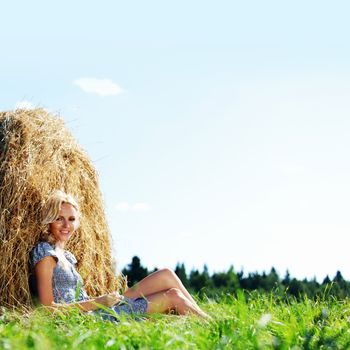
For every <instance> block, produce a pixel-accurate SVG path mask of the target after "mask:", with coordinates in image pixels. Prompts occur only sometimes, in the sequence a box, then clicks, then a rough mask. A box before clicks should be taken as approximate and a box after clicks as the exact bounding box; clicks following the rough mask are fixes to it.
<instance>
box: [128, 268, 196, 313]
mask: <svg viewBox="0 0 350 350" xmlns="http://www.w3.org/2000/svg"><path fill="white" fill-rule="evenodd" d="M171 288H177V289H180V291H181V292H182V293H183V295H184V296H185V297H186V298H187V299H188V300H189V301H190V302H191V303H192V304H193V305H194V306H195V307H196V308H197V309H199V310H200V308H199V306H198V305H197V303H196V301H195V300H194V299H193V298H192V296H191V295H190V293H188V291H187V290H186V288H185V286H184V285H183V284H182V282H181V280H180V278H179V277H177V275H176V273H175V272H173V271H172V270H170V269H162V270H158V271H155V272H153V273H151V274H150V275H148V276H147V277H145V278H144V279H142V280H141V281H140V282H138V283H136V284H135V285H134V286H132V287H131V288H128V289H127V290H126V291H125V293H124V295H125V296H126V297H129V298H137V297H140V296H146V297H147V296H148V295H150V294H154V293H157V292H161V291H164V290H168V289H171Z"/></svg>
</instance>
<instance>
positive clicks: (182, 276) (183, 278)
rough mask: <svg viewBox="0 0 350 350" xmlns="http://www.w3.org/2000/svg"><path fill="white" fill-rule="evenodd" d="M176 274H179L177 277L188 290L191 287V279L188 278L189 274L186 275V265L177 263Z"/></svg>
mask: <svg viewBox="0 0 350 350" xmlns="http://www.w3.org/2000/svg"><path fill="white" fill-rule="evenodd" d="M175 273H176V274H177V276H178V277H179V278H180V280H181V282H182V283H183V285H184V286H185V287H186V288H188V287H189V285H190V282H189V279H188V277H187V273H186V268H185V264H183V263H182V264H179V263H177V265H176V267H175Z"/></svg>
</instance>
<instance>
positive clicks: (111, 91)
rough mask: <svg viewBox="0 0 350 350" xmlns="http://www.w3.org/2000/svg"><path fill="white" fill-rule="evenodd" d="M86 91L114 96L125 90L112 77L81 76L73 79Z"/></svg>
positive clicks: (74, 82)
mask: <svg viewBox="0 0 350 350" xmlns="http://www.w3.org/2000/svg"><path fill="white" fill-rule="evenodd" d="M73 84H74V85H77V86H79V87H80V88H81V89H82V90H83V91H84V92H87V93H90V94H96V95H99V96H113V95H118V94H120V93H122V92H123V90H122V88H121V87H120V86H118V85H117V84H115V83H113V81H112V80H110V79H95V78H81V79H76V80H74V81H73Z"/></svg>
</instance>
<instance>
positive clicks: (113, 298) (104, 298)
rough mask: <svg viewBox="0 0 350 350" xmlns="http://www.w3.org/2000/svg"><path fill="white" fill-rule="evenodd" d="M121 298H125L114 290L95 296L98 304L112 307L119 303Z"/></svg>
mask: <svg viewBox="0 0 350 350" xmlns="http://www.w3.org/2000/svg"><path fill="white" fill-rule="evenodd" d="M121 300H123V296H122V295H120V294H119V293H118V292H113V293H109V294H104V295H101V296H99V297H97V298H95V302H96V303H98V304H102V305H104V306H107V307H111V306H113V305H116V304H118V303H119V302H120V301H121Z"/></svg>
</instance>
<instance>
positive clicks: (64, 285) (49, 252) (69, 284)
mask: <svg viewBox="0 0 350 350" xmlns="http://www.w3.org/2000/svg"><path fill="white" fill-rule="evenodd" d="M62 254H63V256H62ZM46 256H52V257H53V258H54V259H55V260H56V266H55V268H54V270H53V276H52V290H53V297H54V302H55V303H73V302H76V301H84V300H89V299H90V298H89V296H88V295H87V294H86V292H85V290H84V285H83V280H82V278H81V276H80V275H79V273H78V271H77V270H76V268H75V264H76V263H77V260H76V259H75V256H74V255H73V254H72V253H70V252H69V251H67V250H63V251H62V253H60V251H57V250H55V247H54V246H53V245H51V244H49V243H48V242H39V243H38V244H37V245H36V246H35V247H34V249H33V250H32V252H31V255H30V265H31V269H32V270H34V267H35V265H36V264H37V263H38V262H39V261H40V260H42V259H43V258H45V257H46ZM33 275H34V276H35V274H33ZM34 283H36V280H35V278H34ZM147 306H148V302H147V300H146V299H145V298H127V297H123V300H122V301H121V302H120V303H119V304H117V305H114V306H112V307H110V308H107V309H111V310H110V311H111V312H108V311H109V310H108V311H106V310H103V309H97V310H94V311H93V312H92V313H94V314H97V315H99V316H101V317H102V318H103V319H106V320H110V321H117V320H118V318H117V316H118V315H120V314H121V313H125V314H144V313H146V310H147ZM113 311H114V312H113Z"/></svg>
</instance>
